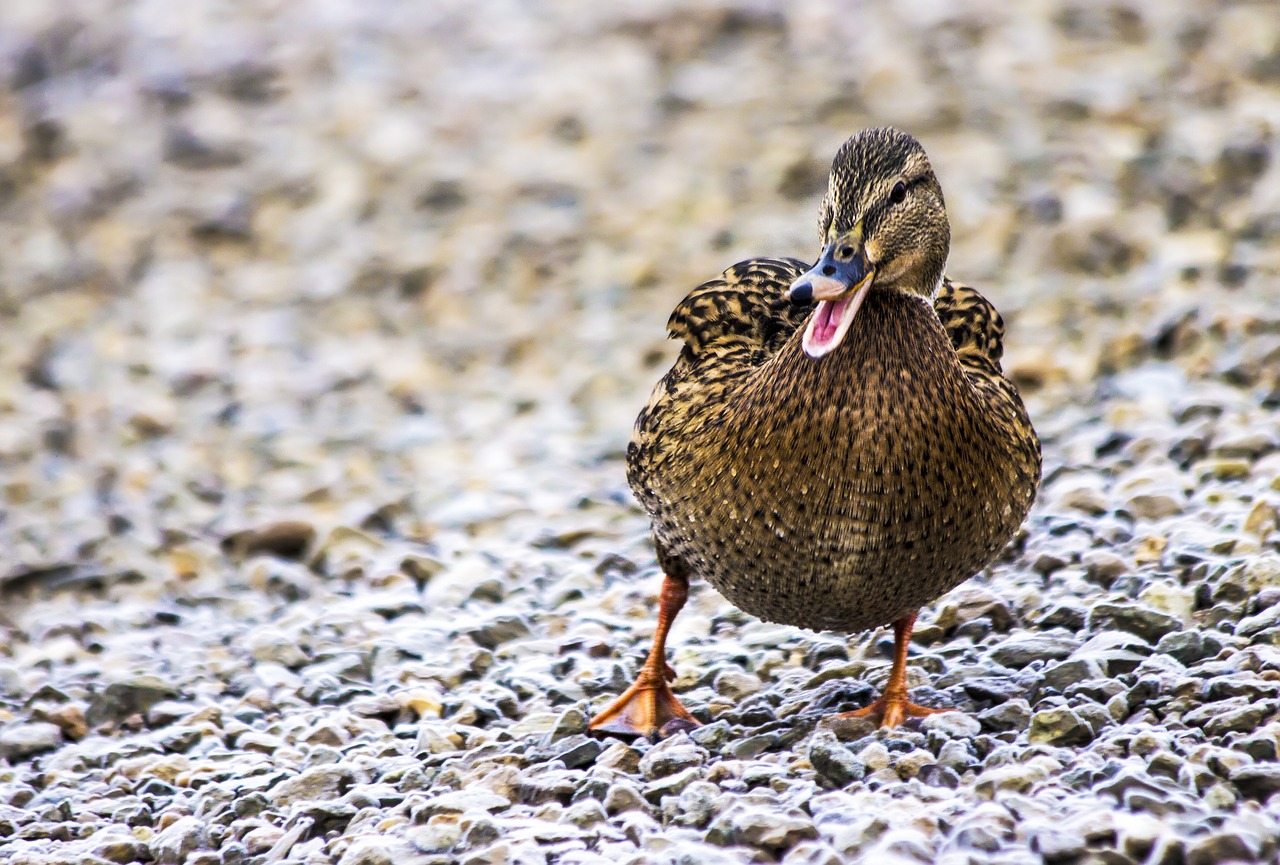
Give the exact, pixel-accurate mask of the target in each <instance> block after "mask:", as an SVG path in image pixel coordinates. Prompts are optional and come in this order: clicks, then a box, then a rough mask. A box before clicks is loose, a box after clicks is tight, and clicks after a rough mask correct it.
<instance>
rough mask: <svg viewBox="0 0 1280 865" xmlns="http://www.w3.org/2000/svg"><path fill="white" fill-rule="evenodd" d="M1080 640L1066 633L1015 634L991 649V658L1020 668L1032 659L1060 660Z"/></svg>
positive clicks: (1075, 646)
mask: <svg viewBox="0 0 1280 865" xmlns="http://www.w3.org/2000/svg"><path fill="white" fill-rule="evenodd" d="M1079 645H1080V641H1079V640H1077V639H1076V638H1075V637H1072V636H1070V635H1068V634H1066V633H1054V632H1052V631H1049V632H1046V633H1042V634H1030V633H1024V634H1015V635H1014V636H1012V637H1009V638H1008V639H1006V640H1005V641H1004V642H1002V643H1000V644H999V645H997V646H996V647H995V648H994V649H992V650H991V660H993V661H995V662H996V663H997V664H1000V665H1002V666H1005V667H1012V668H1013V669H1015V670H1020V669H1022V668H1023V667H1025V666H1027V664H1030V663H1031V662H1032V661H1058V660H1061V659H1063V658H1066V657H1067V656H1069V655H1070V654H1071V653H1072V652H1074V651H1075V650H1076V649H1077V648H1078V647H1079Z"/></svg>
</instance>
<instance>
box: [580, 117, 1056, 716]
mask: <svg viewBox="0 0 1280 865" xmlns="http://www.w3.org/2000/svg"><path fill="white" fill-rule="evenodd" d="M818 229H819V243H820V246H821V251H820V253H819V256H818V260H817V263H815V264H813V265H812V266H810V265H809V264H807V263H805V262H803V261H800V260H798V259H794V258H756V259H750V260H748V261H743V262H740V263H738V264H735V265H733V266H732V267H730V268H729V269H727V270H726V271H724V273H723V274H721V276H720V277H719V278H718V279H713V280H710V281H708V282H705V283H703V284H702V285H700V286H698V287H697V288H695V289H694V290H693V291H692V292H690V293H689V295H688V296H687V297H685V299H684V300H683V301H681V302H680V304H679V305H678V306H677V307H676V308H675V310H674V312H672V314H671V317H670V320H669V322H668V325H667V330H668V334H669V335H670V336H671V337H672V338H674V339H678V340H681V341H682V342H683V346H682V348H681V349H680V353H679V356H678V357H677V359H676V361H675V363H674V364H673V366H672V367H671V369H670V370H669V371H668V372H667V373H666V375H664V376H663V377H662V379H661V380H660V381H659V382H658V383H657V385H656V387H655V388H654V390H653V392H652V395H651V396H650V398H649V400H648V403H647V404H646V405H645V407H644V409H643V410H642V411H641V412H640V415H639V417H638V418H637V419H636V422H635V426H634V430H633V434H632V437H631V440H630V442H629V444H628V447H627V453H626V463H627V480H628V483H629V485H630V487H631V489H632V491H633V493H634V494H635V496H636V498H637V499H638V501H639V502H640V504H641V505H642V506H643V508H644V510H645V511H646V512H647V513H648V515H649V517H650V520H651V526H652V538H653V543H654V549H655V552H656V558H657V563H658V565H659V567H660V568H661V570H662V573H663V582H662V587H661V590H660V592H659V596H658V604H657V606H658V609H657V628H656V631H655V634H654V638H653V643H652V647H651V649H650V651H649V654H648V656H647V658H646V660H645V662H644V663H643V665H642V666H641V667H640V669H639V672H638V674H637V676H636V679H635V681H634V684H632V685H631V686H630V687H629V688H628V689H627V690H626V691H625V692H623V693H622V694H621V695H620V696H618V697H617V698H616V699H615V700H614V701H612V702H611V703H610V704H609V705H608V706H607V707H605V708H604V709H603V710H602V711H600V712H599V713H597V714H596V715H595V716H594V717H593V718H592V719H591V720H590V722H589V728H590V730H591V731H592V732H594V733H597V734H620V735H624V736H633V737H655V736H656V737H662V736H667V735H670V734H672V733H675V732H678V731H680V730H690V729H692V728H694V727H697V726H699V724H700V722H699V720H698V719H697V718H695V717H694V716H693V714H692V713H690V712H689V710H688V709H687V708H686V707H685V706H684V705H683V704H682V703H681V702H680V700H679V699H678V698H677V697H676V695H675V693H674V692H673V691H672V688H671V682H672V680H673V679H674V678H675V672H674V670H673V669H672V668H671V666H670V664H669V663H668V662H667V659H666V642H667V637H668V634H669V631H670V628H671V625H672V622H673V621H674V619H675V618H676V616H677V615H678V613H679V612H680V610H681V608H682V607H683V606H684V604H685V602H686V600H687V598H688V595H689V585H690V581H691V580H693V579H701V580H705V581H706V582H707V583H709V584H710V585H711V586H712V587H713V588H715V589H716V590H717V591H718V592H720V594H721V595H723V596H724V598H726V599H727V600H728V601H729V602H730V603H732V604H734V605H735V606H737V607H738V608H739V609H741V610H742V611H743V612H745V613H747V614H749V615H752V616H755V617H758V618H760V619H763V620H765V621H768V622H775V623H780V624H784V625H791V626H796V627H799V628H805V629H810V630H815V631H835V632H840V633H844V634H856V633H861V632H865V631H869V630H872V629H876V628H880V627H884V626H886V625H892V627H893V633H894V649H893V659H892V663H891V666H890V670H889V676H888V680H887V682H886V684H885V686H884V688H883V690H882V692H881V693H880V695H879V696H878V697H877V698H876V699H875V700H874V701H873V702H872V703H871V704H870V705H868V706H866V707H864V708H861V709H857V710H854V711H852V712H845V713H841V714H840V715H838V716H837V717H838V718H847V717H859V718H869V719H871V721H872V722H874V723H877V724H879V725H880V726H882V727H895V726H898V725H901V724H904V723H908V722H910V721H911V719H918V718H923V717H925V716H927V715H931V714H934V713H935V712H939V711H947V710H946V709H942V708H935V707H928V706H922V705H918V704H916V703H913V702H912V701H911V699H910V695H909V692H908V686H907V659H908V649H909V645H910V639H911V632H912V628H913V626H914V624H915V620H916V617H917V615H918V612H919V610H920V609H921V608H922V607H924V606H926V605H928V604H930V603H932V602H933V601H935V600H936V599H938V598H939V597H941V596H942V595H943V594H945V593H946V592H948V591H950V590H951V589H953V588H955V587H956V586H958V585H960V584H961V583H963V582H964V581H966V580H968V579H969V578H971V577H972V576H974V575H975V574H977V573H979V572H980V571H982V570H983V569H984V568H986V567H987V566H988V565H989V564H990V563H991V562H992V561H993V560H995V559H996V558H997V557H998V556H999V555H1000V553H1001V552H1002V551H1003V549H1004V548H1005V547H1006V546H1007V545H1008V544H1009V543H1010V541H1011V540H1013V539H1014V538H1015V537H1016V535H1017V533H1018V532H1019V529H1020V527H1021V526H1022V523H1023V521H1024V519H1025V518H1026V516H1027V513H1028V511H1029V510H1030V508H1031V506H1032V503H1033V502H1034V500H1035V497H1036V493H1037V490H1038V487H1039V483H1040V473H1041V452H1040V441H1039V438H1038V437H1037V435H1036V432H1035V429H1034V427H1033V426H1032V423H1031V420H1030V417H1029V416H1028V413H1027V410H1026V407H1025V406H1024V404H1023V401H1022V398H1021V396H1020V395H1019V392H1018V389H1017V387H1016V386H1015V385H1014V383H1013V382H1012V381H1010V380H1009V379H1008V378H1007V377H1005V375H1004V374H1003V370H1002V368H1001V358H1002V355H1003V351H1004V322H1003V319H1002V318H1001V316H1000V313H999V312H998V311H997V310H996V308H995V307H994V306H993V305H992V304H991V303H990V302H989V301H988V300H987V299H986V298H985V297H983V295H982V294H980V293H979V292H978V291H977V290H976V289H974V288H973V287H971V286H968V285H966V284H963V283H960V282H956V281H953V280H952V279H950V277H948V276H947V275H946V264H947V257H948V255H949V252H950V244H951V229H950V222H949V220H948V217H947V211H946V205H945V202H944V199H943V194H942V187H941V185H940V184H939V181H938V178H937V175H936V174H935V172H934V169H933V167H932V165H931V164H930V162H929V158H928V156H927V155H926V153H925V150H924V148H923V146H922V145H921V144H920V142H919V141H917V140H916V139H915V138H914V137H912V136H911V135H909V134H907V133H905V132H902V131H900V130H897V129H894V128H888V127H884V128H874V129H867V130H864V131H862V132H859V133H857V134H855V135H853V136H852V137H851V138H849V139H848V140H847V141H846V142H845V143H844V145H843V146H841V147H840V148H839V150H838V152H837V153H836V155H835V159H834V160H833V162H832V166H831V171H830V175H829V177H828V181H827V189H826V192H825V195H824V196H823V198H822V204H821V208H820V211H819V219H818Z"/></svg>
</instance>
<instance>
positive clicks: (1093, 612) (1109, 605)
mask: <svg viewBox="0 0 1280 865" xmlns="http://www.w3.org/2000/svg"><path fill="white" fill-rule="evenodd" d="M1089 628H1090V630H1094V631H1103V630H1109V629H1116V630H1121V631H1128V632H1129V633H1131V634H1136V635H1137V636H1139V637H1141V638H1142V639H1144V640H1147V641H1148V642H1155V641H1157V640H1159V639H1160V638H1161V637H1163V636H1164V635H1165V634H1168V633H1172V632H1173V631H1179V630H1181V629H1182V620H1181V619H1179V618H1178V617H1177V616H1174V615H1172V614H1170V613H1165V612H1162V611H1160V610H1156V609H1152V608H1151V607H1148V606H1147V605H1145V604H1139V603H1136V602H1130V603H1123V602H1103V603H1100V604H1095V605H1094V606H1093V608H1092V609H1090V610H1089Z"/></svg>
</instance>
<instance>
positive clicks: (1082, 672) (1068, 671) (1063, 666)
mask: <svg viewBox="0 0 1280 865" xmlns="http://www.w3.org/2000/svg"><path fill="white" fill-rule="evenodd" d="M1105 677H1106V672H1105V671H1104V670H1103V668H1102V664H1100V663H1099V662H1098V660H1097V659H1096V658H1091V657H1083V658H1077V657H1072V658H1068V659H1067V660H1065V661H1059V662H1058V663H1056V664H1053V665H1051V666H1049V667H1047V668H1045V671H1044V683H1045V684H1046V685H1048V686H1049V687H1050V688H1054V689H1056V690H1057V691H1059V692H1062V691H1065V690H1066V689H1067V688H1068V687H1070V686H1071V685H1075V684H1078V683H1080V682H1088V681H1091V680H1093V679H1102V678H1105Z"/></svg>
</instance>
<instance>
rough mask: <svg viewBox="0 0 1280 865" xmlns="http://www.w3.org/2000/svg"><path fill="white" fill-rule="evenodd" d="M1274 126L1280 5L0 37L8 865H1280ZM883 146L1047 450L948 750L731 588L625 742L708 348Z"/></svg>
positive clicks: (301, 23)
mask: <svg viewBox="0 0 1280 865" xmlns="http://www.w3.org/2000/svg"><path fill="white" fill-rule="evenodd" d="M1278 118H1280V17H1277V16H1276V14H1275V7H1274V4H1272V3H1269V2H1259V3H1228V4H1221V3H1211V2H1194V0H1189V2H1183V3H1169V4H1151V3H1138V2H1124V0H1118V2H1053V0H1050V2H1045V3H1026V4H1013V5H1009V4H1001V3H996V2H994V0H967V2H961V3H936V4H934V3H929V2H923V0H920V2H912V3H897V4H889V3H885V4H883V5H859V6H858V11H857V13H856V14H850V12H849V9H848V8H847V5H846V4H843V3H838V2H834V0H832V2H823V0H805V2H798V3H787V4H783V3H781V2H764V0H757V2H743V3H739V4H729V3H718V2H699V3H693V4H689V3H676V2H652V3H642V4H607V3H587V2H578V0H559V2H545V3H516V2H510V0H505V2H504V0H468V2H465V3H464V2H454V0H440V2H432V3H420V4H399V3H392V2H389V0H381V2H378V0H374V2H367V3H361V4H355V3H342V2H336V0H310V2H305V3H304V2H297V3H293V2H290V3H274V4H272V3H260V2H234V0H230V2H221V3H219V2H214V0H193V2H189V3H182V4H172V3H167V2H157V0H136V2H117V0H110V2H109V0H62V2H57V3H46V4H37V3H4V4H0V321H2V322H3V324H2V327H3V339H2V340H0V550H3V554H2V557H0V861H3V862H4V863H6V865H18V863H30V865H37V863H39V865H44V863H63V862H69V863H94V865H98V863H101V862H116V863H130V862H150V861H155V862H160V863H179V862H187V863H191V865H215V863H216V865H236V863H259V862H260V863H267V862H272V863H278V862H289V863H308V865H312V863H315V865H320V863H341V865H390V863H395V865H429V863H454V862H458V863H467V865H481V863H521V865H523V863H564V865H569V863H573V865H579V863H582V865H585V863H636V865H639V863H698V865H713V863H722V862H775V861H782V862H785V863H788V865H800V863H806V865H827V863H839V862H866V863H875V865H884V863H888V865H896V863H943V865H960V863H1002V865H1021V863H1040V862H1051V863H1053V862H1059V863H1090V865H1127V863H1147V865H1211V863H1220V862H1228V861H1230V862H1271V861H1274V860H1275V858H1276V856H1277V840H1276V839H1277V837H1278V835H1280V763H1277V748H1278V747H1280V549H1278V547H1277V539H1278V538H1280V533H1277V522H1278V516H1277V506H1278V504H1280V480H1278V476H1280V424H1277V420H1278V418H1280V282H1277V279H1278V277H1280V243H1277V240H1278V238H1280V165H1278V164H1277V163H1278V160H1277V159H1276V158H1275V150H1276V147H1277V135H1278V134H1280V121H1278ZM880 123H894V124H897V125H900V126H902V127H904V128H906V129H909V130H910V131H912V132H913V133H915V134H916V135H917V136H918V137H919V138H920V139H921V140H922V141H923V142H924V144H925V146H926V147H927V148H928V150H929V152H930V154H931V156H932V158H933V160H934V162H935V164H936V166H937V168H938V172H939V175H940V177H941V180H942V183H943V186H944V188H945V190H946V192H947V196H948V201H949V202H950V204H951V215H952V220H953V226H954V241H953V253H952V262H951V272H952V274H953V275H955V276H956V277H958V278H961V279H964V280H966V281H972V282H975V283H977V284H979V285H980V286H982V287H983V289H984V290H985V291H986V292H987V293H988V296H990V297H991V298H992V299H993V300H994V301H995V302H996V303H997V305H998V306H999V307H1000V308H1001V310H1002V311H1003V312H1004V313H1005V316H1006V320H1007V321H1008V323H1009V337H1008V341H1007V344H1008V351H1007V355H1006V357H1007V364H1006V368H1007V369H1009V370H1011V372H1012V374H1013V375H1014V376H1015V377H1016V379H1017V380H1018V382H1019V383H1020V384H1021V386H1022V387H1023V389H1024V393H1025V395H1026V397H1027V402H1028V405H1029V408H1030V410H1031V413H1032V416H1033V418H1034V419H1035V421H1036V425H1037V427H1038V429H1039V430H1040V432H1041V434H1042V436H1043V438H1044V442H1045V482H1044V487H1043V494H1042V496H1041V500H1040V502H1039V503H1038V504H1037V507H1036V509H1035V511H1034V512H1033V515H1032V517H1031V518H1030V520H1029V521H1028V524H1027V527H1026V532H1025V534H1024V536H1023V537H1021V538H1020V539H1019V540H1018V542H1017V543H1016V544H1015V545H1014V546H1013V547H1011V548H1010V549H1009V550H1008V551H1007V554H1006V555H1005V556H1003V557H1002V559H1001V560H1000V561H999V562H998V563H997V564H996V565H995V566H993V567H992V568H991V570H990V571H989V572H988V573H985V574H983V575H981V576H979V577H977V578H975V579H974V580H972V581H971V582H970V583H968V584H966V585H965V586H963V587H961V588H959V589H957V590H956V591H955V592H953V593H951V594H950V595H948V596H946V597H944V598H942V599H940V600H939V601H938V602H937V603H936V604H934V605H933V606H932V607H931V608H929V609H926V610H925V611H924V612H923V614H922V616H921V620H920V624H919V625H918V626H917V630H916V637H915V646H914V648H915V652H916V657H915V660H914V663H913V676H915V677H917V679H918V683H919V684H920V685H921V686H922V687H921V688H920V689H919V690H918V691H917V692H916V693H917V697H918V698H919V699H922V700H923V701H925V702H933V703H934V704H935V705H954V706H955V707H957V708H958V709H960V710H961V711H960V712H956V713H949V714H945V715H941V716H938V717H936V718H930V719H928V720H927V721H926V723H924V724H923V725H922V726H921V728H919V729H917V730H899V731H891V732H877V731H872V730H867V729H842V730H839V731H836V732H839V733H840V736H836V735H834V733H833V731H832V730H830V729H828V728H825V727H819V726H818V720H819V719H820V718H821V717H822V716H823V715H824V714H829V713H831V712H834V711H837V710H840V709H845V708H852V707H855V706H857V705H860V704H862V703H864V702H866V700H867V699H868V698H869V697H870V696H871V694H872V689H873V687H874V686H875V685H876V684H878V682H879V681H880V680H881V679H882V678H883V676H884V675H885V674H886V671H887V666H888V657H887V650H888V648H889V639H888V635H887V634H886V633H885V632H879V633H871V634H856V635H852V636H846V635H838V634H829V633H824V634H815V633H809V632H805V631H800V630H796V629H790V628H783V627H777V626H773V625H764V624H762V623H760V622H757V621H755V620H752V619H749V618H748V617H746V616H744V615H743V614H741V613H740V612H738V611H736V610H734V609H733V608H732V607H730V606H729V605H728V604H727V603H726V602H725V601H724V600H723V599H721V598H720V597H719V596H718V595H716V594H715V593H714V592H712V591H711V590H710V589H709V588H707V587H706V586H696V587H695V589H694V592H693V595H692V597H691V601H690V604H689V607H688V608H687V609H686V611H685V612H684V613H683V614H682V615H681V617H680V618H679V619H678V621H677V624H676V626H675V628H674V631H673V636H672V647H673V658H672V660H673V663H674V665H675V667H676V669H677V670H678V672H679V679H678V682H677V690H678V691H680V692H681V695H682V699H683V700H684V702H685V704H686V705H687V706H689V707H690V709H691V710H692V711H693V712H694V713H695V714H696V715H698V716H699V717H700V718H702V719H703V720H704V721H706V722H707V725H706V726H705V727H703V728H701V729H700V730H698V731H696V732H695V733H694V734H693V735H692V736H685V735H681V736H677V737H675V738H673V739H670V740H667V741H665V742H663V743H661V744H658V745H653V746H651V745H650V744H648V743H646V742H638V743H631V744H628V743H623V742H620V741H616V740H605V741H596V740H593V739H590V738H587V737H586V736H585V735H584V730H585V721H586V718H587V717H588V715H589V714H590V712H591V711H592V710H593V709H595V708H598V707H600V706H601V705H603V704H605V703H607V701H608V700H609V699H611V697H612V695H614V694H616V693H617V692H618V691H619V690H621V688H622V687H624V686H625V684H626V683H627V681H628V680H629V679H630V677H631V676H632V674H633V673H634V671H635V669H636V667H637V666H638V664H639V662H640V660H641V659H642V657H643V654H644V651H645V650H646V648H647V646H648V641H649V639H650V637H651V635H652V630H653V626H654V621H653V605H654V598H655V595H656V593H657V590H658V586H659V584H660V581H661V576H660V574H659V573H658V571H657V569H656V566H655V564H654V561H653V553H652V548H651V546H650V544H649V542H648V539H647V524H646V520H645V518H644V516H643V514H642V513H641V512H640V511H639V510H638V508H637V507H636V506H635V504H634V503H633V502H632V500H631V498H630V495H629V493H628V491H627V489H626V485H625V481H624V479H623V462H622V450H623V447H624V446H625V442H626V438H627V435H628V433H629V428H630V424H631V420H632V418H633V417H634V415H635V413H636V411H637V410H638V409H639V407H640V406H641V405H642V403H643V401H644V398H645V396H646V394H647V391H648V389H649V387H650V386H651V385H652V383H653V382H654V381H655V380H656V379H657V377H658V376H659V374H660V373H661V371H662V370H663V369H664V368H665V366H666V365H667V364H668V363H669V362H670V359H671V358H672V356H673V354H674V347H673V346H672V345H670V344H668V343H666V342H665V341H664V340H663V338H662V337H663V323H664V322H665V320H666V317H667V314H668V312H669V311H670V309H671V307H672V306H673V305H674V303H675V302H676V301H678V300H679V299H680V297H682V296H683V294H684V292H686V291H687V290H688V289H689V288H690V287H692V286H693V285H695V284H697V283H698V282H700V281H702V280H704V279H706V278H708V277H710V276H713V275H715V274H716V273H718V272H719V271H720V270H721V269H722V268H724V267H725V266H727V265H728V264H731V263H733V262H734V261H736V260H738V259H740V258H743V257H746V256H749V255H756V254H774V255H796V256H801V257H812V255H813V254H814V253H815V251H816V239H815V237H814V230H813V222H814V218H815V215H816V212H817V201H818V197H819V194H820V189H821V184H822V182H823V177H824V175H825V171H826V168H827V166H828V165H829V161H830V158H831V155H832V154H833V153H834V151H835V148H836V147H837V146H838V144H839V143H840V142H841V141H843V140H844V138H845V137H846V136H847V135H849V134H850V133H851V132H853V131H855V130H857V129H859V128H862V127H864V126H867V125H873V124H880ZM924 686H927V687H924Z"/></svg>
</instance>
